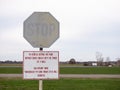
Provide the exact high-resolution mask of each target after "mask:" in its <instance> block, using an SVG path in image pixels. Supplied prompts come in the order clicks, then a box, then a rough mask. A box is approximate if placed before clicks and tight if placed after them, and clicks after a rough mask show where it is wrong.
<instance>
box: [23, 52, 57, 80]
mask: <svg viewBox="0 0 120 90" xmlns="http://www.w3.org/2000/svg"><path fill="white" fill-rule="evenodd" d="M23 63H24V64H23V66H24V67H23V78H24V79H38V80H43V79H59V68H58V67H59V66H58V65H59V64H58V63H59V52H58V51H24V52H23Z"/></svg>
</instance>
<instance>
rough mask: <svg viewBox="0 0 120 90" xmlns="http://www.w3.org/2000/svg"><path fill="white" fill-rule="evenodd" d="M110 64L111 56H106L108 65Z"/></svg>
mask: <svg viewBox="0 0 120 90" xmlns="http://www.w3.org/2000/svg"><path fill="white" fill-rule="evenodd" d="M109 65H110V57H106V66H109Z"/></svg>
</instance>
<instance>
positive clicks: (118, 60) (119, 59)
mask: <svg viewBox="0 0 120 90" xmlns="http://www.w3.org/2000/svg"><path fill="white" fill-rule="evenodd" d="M117 66H120V58H117Z"/></svg>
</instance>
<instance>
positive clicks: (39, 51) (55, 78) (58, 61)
mask: <svg viewBox="0 0 120 90" xmlns="http://www.w3.org/2000/svg"><path fill="white" fill-rule="evenodd" d="M24 52H58V78H30V79H29V78H28V79H26V78H24ZM22 66H23V79H24V80H58V79H60V69H59V66H60V65H59V51H23V64H22Z"/></svg>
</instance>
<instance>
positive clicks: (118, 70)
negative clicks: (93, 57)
mask: <svg viewBox="0 0 120 90" xmlns="http://www.w3.org/2000/svg"><path fill="white" fill-rule="evenodd" d="M60 73H61V74H120V67H61V68H60Z"/></svg>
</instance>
